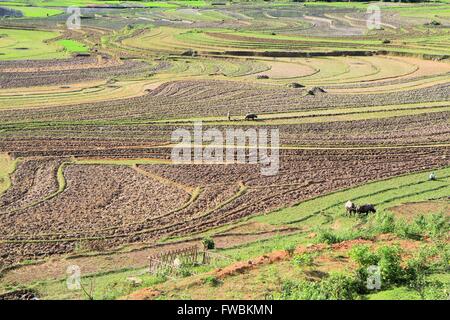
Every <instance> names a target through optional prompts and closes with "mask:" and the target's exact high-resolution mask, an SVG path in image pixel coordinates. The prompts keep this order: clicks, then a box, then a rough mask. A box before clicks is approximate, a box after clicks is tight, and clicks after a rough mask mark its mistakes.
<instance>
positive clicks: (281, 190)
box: [0, 0, 450, 298]
mask: <svg viewBox="0 0 450 320" xmlns="http://www.w3.org/2000/svg"><path fill="white" fill-rule="evenodd" d="M69 2H70V4H72V5H78V6H80V7H81V8H82V12H83V19H81V22H82V27H81V29H79V30H70V29H67V28H66V27H65V21H66V19H67V18H68V15H67V14H66V13H65V7H67V5H68V4H69ZM26 4H27V6H26V7H25V6H23V5H21V4H19V3H18V2H14V1H1V2H0V15H1V19H0V276H1V277H2V278H0V294H1V293H2V291H5V292H6V291H10V290H9V289H10V288H11V287H12V286H13V283H17V281H18V279H17V278H15V277H17V275H18V274H19V275H20V276H21V277H23V279H26V281H25V280H24V283H26V284H27V285H31V284H32V282H33V280H36V281H38V280H39V281H44V283H46V282H45V281H46V280H48V279H50V278H52V277H56V278H58V277H62V276H63V275H64V272H65V268H66V265H65V260H64V259H65V258H67V257H68V258H72V257H78V255H80V254H81V255H83V254H85V255H86V256H97V255H99V256H101V255H103V254H104V255H111V256H112V258H111V259H113V260H114V259H117V261H118V262H117V263H118V264H117V266H115V265H114V264H107V263H106V262H105V266H106V265H107V267H105V268H104V269H102V267H98V268H97V267H95V268H93V267H88V269H89V268H91V269H89V270H90V272H91V273H93V274H95V273H99V274H101V273H102V272H109V273H114V272H117V273H118V274H119V275H121V273H120V272H121V271H119V265H120V268H127V267H130V268H135V269H136V270H138V269H139V270H140V269H141V268H143V266H144V265H145V263H142V262H140V261H138V259H144V258H142V256H143V255H144V252H147V251H145V250H150V251H151V252H152V253H154V252H158V251H160V252H164V250H165V249H164V248H169V247H170V248H172V246H175V247H177V246H178V244H179V243H178V242H176V244H175V242H173V241H175V240H176V241H179V242H180V243H181V244H182V245H183V246H185V245H187V244H190V243H197V242H199V241H200V240H199V237H200V236H208V235H213V236H214V240H215V241H216V243H217V244H218V247H219V248H220V250H224V252H222V253H223V254H225V255H228V256H229V257H231V258H230V259H234V260H236V261H238V260H239V259H240V258H242V257H243V259H245V258H247V257H254V256H256V255H259V254H265V253H267V251H264V249H263V248H264V246H262V247H260V246H259V241H263V240H264V241H268V242H269V243H272V244H273V245H271V246H268V247H267V248H266V249H267V250H269V249H270V250H273V249H280V248H278V247H277V246H278V245H279V243H283V244H285V242H284V241H285V240H279V238H278V237H285V238H283V239H288V240H289V239H291V238H290V237H294V238H295V237H297V235H295V234H297V232H299V231H301V232H302V236H301V237H303V238H302V241H303V242H305V241H307V240H306V239H309V238H307V237H305V236H306V234H304V233H305V232H306V231H308V232H313V231H315V229H314V228H315V227H319V226H324V225H326V226H329V227H332V228H334V229H336V230H341V229H342V230H343V229H345V228H347V227H349V226H351V227H352V228H353V227H354V226H356V227H355V228H356V229H358V230H360V224H364V223H365V222H364V221H363V222H361V221H359V220H356V218H349V217H345V218H342V217H341V216H340V212H341V211H342V208H343V205H344V203H345V202H346V201H347V200H349V199H353V200H354V201H357V202H358V203H359V202H360V201H366V202H368V203H373V204H375V205H376V207H377V209H379V210H380V212H387V211H389V210H390V208H391V207H393V206H394V205H395V206H401V205H403V204H404V203H409V202H412V201H419V200H420V201H426V200H429V199H433V201H434V200H436V199H438V201H443V202H445V201H447V202H448V199H447V198H448V195H449V191H450V189H449V188H450V187H449V186H450V185H449V180H448V167H449V166H450V154H449V152H450V129H449V123H450V122H449V116H450V49H449V48H450V29H449V27H450V17H449V15H448V14H447V11H448V10H447V9H448V6H449V5H448V3H427V4H422V3H418V4H402V5H398V6H396V5H393V4H388V3H386V4H385V3H381V4H380V3H379V5H380V6H381V9H382V12H383V15H382V25H381V28H380V29H378V30H368V29H367V26H366V19H367V13H366V9H367V4H365V3H348V2H345V3H343V2H336V3H316V2H311V3H291V2H282V3H265V2H262V1H261V2H259V1H256V2H254V3H253V2H252V3H234V2H233V3H226V4H225V5H217V4H216V5H213V4H212V3H211V2H209V1H168V2H165V1H157V2H141V1H84V0H82V1H81V0H80V1H37V0H29V1H26ZM2 8H3V9H2ZM11 9H13V10H14V11H19V12H20V11H21V12H22V15H20V14H17V15H13V14H12V11H10V10H11ZM425 9H427V10H428V9H429V10H430V11H429V12H433V13H426V12H425ZM252 113H255V114H257V120H256V121H246V120H244V117H245V116H246V115H247V114H252ZM199 121H201V122H202V124H203V128H204V129H205V130H207V129H217V130H220V131H225V130H227V129H236V130H239V129H240V130H247V129H250V130H253V129H254V130H270V129H278V130H279V134H280V146H279V147H276V148H275V149H276V152H278V154H279V159H280V169H279V172H278V174H277V175H275V176H263V175H261V174H260V166H259V165H255V164H242V163H238V164H230V163H223V164H218V163H214V164H212V163H192V164H186V163H184V164H175V163H173V162H172V160H171V151H172V149H173V147H174V141H172V139H171V136H172V134H173V132H174V131H175V130H177V129H185V130H189V131H191V130H192V129H193V124H194V122H199ZM198 147H200V148H204V149H205V150H206V149H207V147H206V146H205V145H199V146H198ZM244 149H245V151H246V152H250V151H251V150H252V148H251V147H247V146H244ZM271 152H272V153H273V152H275V150H272V151H271ZM432 171H436V172H437V174H438V180H437V181H427V180H426V177H427V176H428V175H429V174H430V173H431V172H432ZM385 179H388V180H386V182H377V181H380V180H385ZM421 208H422V207H421ZM440 208H441V207H440ZM442 208H447V207H446V206H443V207H442ZM399 210H400V211H402V210H403V209H399ZM444 210H446V209H444ZM424 214H427V213H426V212H424ZM248 221H250V222H251V224H250V225H247V224H246V223H247V222H248ZM267 224H269V225H271V226H270V227H268V226H267ZM341 227H342V228H341ZM224 228H225V229H224ZM227 228H230V229H229V230H228V229H227ZM240 228H243V229H242V230H241V229H240ZM246 228H247V229H246ZM255 228H256V229H257V230H256V229H255ZM259 228H262V229H261V230H260V229H259ZM224 230H225V231H224ZM230 230H233V231H232V232H231V231H230ZM222 231H223V232H224V233H223V232H222ZM222 233H223V234H222ZM277 234H278V235H277ZM293 234H294V235H293ZM377 236H378V235H377ZM295 239H297V238H295ZM288 240H286V241H288ZM446 241H447V240H446ZM447 242H448V241H447ZM240 245H242V246H243V247H242V248H241V249H236V251H233V250H234V249H233V247H235V246H240ZM159 246H161V249H158V248H159ZM80 248H82V249H80ZM148 248H151V249H148ZM246 248H247V249H246ZM127 249H130V250H131V251H132V252H134V250H136V252H138V253H136V256H133V258H130V259H134V260H132V261H133V262H132V263H131V262H130V266H128V265H127V263H125V262H124V261H125V260H123V259H126V258H119V256H120V257H122V255H125V256H126V255H128V254H129V252H128V251H127ZM141 249H142V250H143V251H142V252H141V251H140V250H141ZM246 250H247V251H246ZM261 250H263V251H261ZM131 251H130V252H131ZM49 259H51V260H49ZM74 259H76V258H74ZM96 259H97V258H96ZM98 259H101V258H98ZM119 260H120V261H119ZM49 261H53V262H54V263H55V265H58V268H59V269H55V270H52V271H51V272H47V271H46V272H42V273H41V274H42V277H41V278H39V277H37V276H35V275H34V273H35V271H34V270H33V268H39V266H42V268H44V267H45V266H47V264H48V263H49ZM221 263H225V262H221ZM100 265H102V264H100ZM223 266H224V265H221V267H223ZM55 268H56V267H55ZM13 269H14V272H17V273H14V274H12V273H11V272H12V271H11V270H13ZM60 269H61V270H60ZM41 271H42V270H41ZM47 276H48V278H46V277H47ZM3 278H4V280H3ZM38 278H39V279H38ZM23 279H22V280H23ZM105 281H108V279H106V278H105ZM19 283H20V279H19ZM40 285H41V286H42V284H40ZM168 286H169V287H170V283H169V284H168ZM52 288H53V287H52V285H51V284H48V286H47V285H45V286H44V287H40V290H42V291H41V294H42V296H43V297H44V298H45V297H47V298H55V297H60V296H64V294H63V293H61V292H58V293H57V294H56V293H55V292H54V291H52V292H49V291H48V290H56V289H54V288H53V289H52ZM225 288H226V286H225V287H224V290H223V291H221V290H218V291H217V295H218V297H219V296H220V297H227V298H236V296H232V295H227V294H226V292H225V291H226V290H225ZM172 289H173V290H174V291H173V292H178V291H177V290H178V289H174V288H173V287H172ZM58 290H59V289H58ZM161 290H168V289H167V288H165V289H161ZM219 291H220V292H219ZM244 291H245V290H244ZM66 294H67V293H66ZM99 294H100V293H99ZM121 294H124V293H123V292H121ZM242 294H244V293H242ZM246 294H249V293H248V292H247V293H246ZM64 297H66V296H64ZM117 297H118V296H114V298H117ZM163 297H166V298H170V297H178V298H179V296H177V294H175V293H174V295H173V296H170V295H168V296H167V295H163ZM192 297H193V298H200V297H201V290H200V289H199V291H195V292H194V291H193V294H192ZM252 297H253V298H261V297H254V296H252ZM69 298H80V297H79V296H76V297H74V296H70V297H69ZM103 298H104V297H103Z"/></svg>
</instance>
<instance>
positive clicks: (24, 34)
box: [0, 29, 67, 60]
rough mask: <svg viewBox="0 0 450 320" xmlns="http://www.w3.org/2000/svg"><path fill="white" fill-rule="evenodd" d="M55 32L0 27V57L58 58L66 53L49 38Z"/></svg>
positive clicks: (12, 58) (54, 34) (17, 58)
mask: <svg viewBox="0 0 450 320" xmlns="http://www.w3.org/2000/svg"><path fill="white" fill-rule="evenodd" d="M57 36H58V33H57V32H50V31H37V30H17V29H0V59H2V60H20V59H60V58H64V57H67V53H66V52H63V51H60V46H58V44H57V43H52V42H49V40H51V39H53V38H55V37H57Z"/></svg>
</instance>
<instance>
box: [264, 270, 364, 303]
mask: <svg viewBox="0 0 450 320" xmlns="http://www.w3.org/2000/svg"><path fill="white" fill-rule="evenodd" d="M357 290H358V283H357V279H355V278H354V277H352V276H350V275H346V274H342V273H332V274H330V276H329V277H328V278H325V279H323V280H321V281H306V280H300V281H298V282H293V281H285V282H284V283H283V285H282V287H281V292H279V293H276V294H274V295H273V298H274V299H280V300H353V299H356V298H357V297H358V292H357Z"/></svg>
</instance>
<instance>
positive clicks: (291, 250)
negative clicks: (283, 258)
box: [284, 244, 296, 256]
mask: <svg viewBox="0 0 450 320" xmlns="http://www.w3.org/2000/svg"><path fill="white" fill-rule="evenodd" d="M295 248H296V246H295V244H288V245H287V246H286V247H284V250H285V251H286V252H287V253H288V255H289V256H292V255H293V254H294V252H295Z"/></svg>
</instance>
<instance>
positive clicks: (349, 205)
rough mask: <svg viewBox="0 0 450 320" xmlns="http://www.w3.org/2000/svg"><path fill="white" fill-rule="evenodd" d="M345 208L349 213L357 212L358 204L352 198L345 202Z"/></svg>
mask: <svg viewBox="0 0 450 320" xmlns="http://www.w3.org/2000/svg"><path fill="white" fill-rule="evenodd" d="M345 210H347V214H352V213H356V205H355V204H354V203H353V202H351V201H350V200H348V201H347V202H346V203H345Z"/></svg>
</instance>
